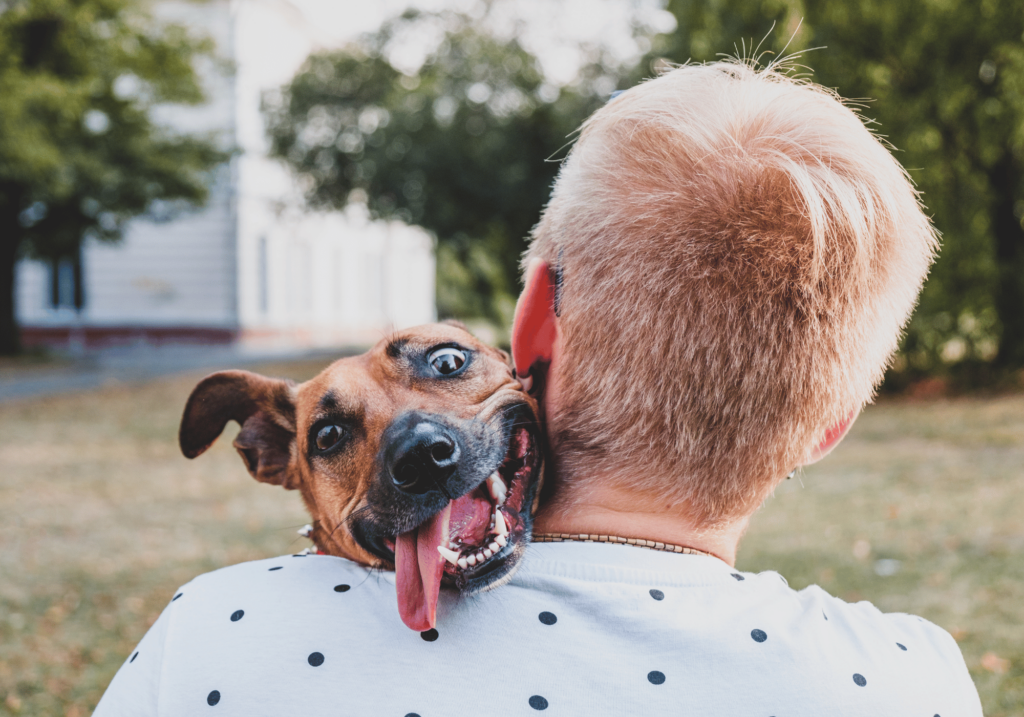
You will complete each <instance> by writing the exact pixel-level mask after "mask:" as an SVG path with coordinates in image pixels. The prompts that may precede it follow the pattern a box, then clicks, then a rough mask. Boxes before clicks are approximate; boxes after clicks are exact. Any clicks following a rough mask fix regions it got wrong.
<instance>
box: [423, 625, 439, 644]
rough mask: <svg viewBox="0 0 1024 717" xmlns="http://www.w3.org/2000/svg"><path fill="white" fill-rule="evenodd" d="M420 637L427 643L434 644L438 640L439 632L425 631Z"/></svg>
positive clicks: (431, 629)
mask: <svg viewBox="0 0 1024 717" xmlns="http://www.w3.org/2000/svg"><path fill="white" fill-rule="evenodd" d="M420 637H422V638H423V639H424V640H426V641H427V642H433V641H434V640H436V639H437V638H438V634H437V630H435V629H434V628H430V629H429V630H425V631H424V632H421V633H420Z"/></svg>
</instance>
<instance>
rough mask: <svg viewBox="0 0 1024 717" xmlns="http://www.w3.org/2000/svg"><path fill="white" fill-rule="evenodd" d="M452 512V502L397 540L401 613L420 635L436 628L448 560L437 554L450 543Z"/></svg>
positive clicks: (396, 556) (396, 555) (404, 619)
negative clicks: (443, 546) (449, 528)
mask: <svg viewBox="0 0 1024 717" xmlns="http://www.w3.org/2000/svg"><path fill="white" fill-rule="evenodd" d="M451 512H452V504H451V503H449V504H448V505H446V506H445V507H444V510H442V511H441V512H440V513H438V514H437V515H435V516H434V517H433V518H430V519H429V520H427V521H426V522H424V523H423V524H422V525H420V526H419V527H418V528H414V529H412V530H410V531H409V532H408V533H402V534H401V535H399V536H398V538H397V539H396V540H395V576H396V577H395V581H396V584H397V586H398V613H399V614H400V615H401V616H402V622H404V623H405V624H406V625H408V626H409V627H410V628H412V629H413V630H417V631H419V632H423V631H424V630H429V629H430V628H432V627H433V626H434V622H435V621H436V618H437V597H438V595H439V594H440V592H441V576H442V575H443V573H444V558H443V557H441V554H440V553H439V552H437V546H438V545H447V543H448V521H449V519H450V517H451Z"/></svg>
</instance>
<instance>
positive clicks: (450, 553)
mask: <svg viewBox="0 0 1024 717" xmlns="http://www.w3.org/2000/svg"><path fill="white" fill-rule="evenodd" d="M437 552H439V553H441V557H443V558H444V559H445V560H447V561H448V562H449V563H451V564H452V565H458V564H459V554H458V553H456V552H455V551H454V550H449V549H448V548H446V547H444V546H443V545H438V546H437Z"/></svg>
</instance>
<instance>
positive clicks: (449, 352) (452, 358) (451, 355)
mask: <svg viewBox="0 0 1024 717" xmlns="http://www.w3.org/2000/svg"><path fill="white" fill-rule="evenodd" d="M427 361H428V362H429V363H430V365H431V366H432V367H433V368H434V370H435V371H437V372H438V373H439V374H441V375H442V376H449V375H451V374H453V373H455V372H456V371H458V370H459V369H460V368H462V367H463V366H464V365H465V363H466V354H465V353H464V352H462V351H459V350H458V349H456V348H452V347H450V346H449V347H446V348H443V349H437V350H436V351H431V352H430V355H429V356H427Z"/></svg>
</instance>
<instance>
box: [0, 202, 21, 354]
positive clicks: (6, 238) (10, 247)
mask: <svg viewBox="0 0 1024 717" xmlns="http://www.w3.org/2000/svg"><path fill="white" fill-rule="evenodd" d="M10 219H13V221H10ZM20 233H21V227H20V226H19V225H18V220H17V217H13V218H10V217H3V216H0V356H12V355H14V354H16V353H18V352H20V351H21V340H20V334H19V332H18V322H17V321H16V320H15V317H14V265H15V263H16V262H17V257H18V238H19V235H20Z"/></svg>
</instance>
